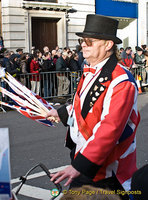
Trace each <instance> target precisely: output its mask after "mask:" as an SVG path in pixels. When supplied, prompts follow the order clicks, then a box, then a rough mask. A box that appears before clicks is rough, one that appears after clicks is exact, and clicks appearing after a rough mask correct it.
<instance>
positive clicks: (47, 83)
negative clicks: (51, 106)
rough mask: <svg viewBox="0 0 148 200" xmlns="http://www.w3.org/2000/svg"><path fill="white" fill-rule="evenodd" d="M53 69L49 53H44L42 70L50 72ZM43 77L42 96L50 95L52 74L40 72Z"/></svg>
mask: <svg viewBox="0 0 148 200" xmlns="http://www.w3.org/2000/svg"><path fill="white" fill-rule="evenodd" d="M51 71H54V64H53V60H52V58H51V53H50V52H46V53H44V63H43V65H42V72H51ZM42 77H43V78H42V79H43V86H44V88H43V90H44V97H48V96H51V91H52V86H53V74H50V75H49V74H48V73H46V74H45V73H44V74H42Z"/></svg>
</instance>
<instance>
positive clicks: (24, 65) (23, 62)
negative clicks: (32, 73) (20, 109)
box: [20, 53, 28, 85]
mask: <svg viewBox="0 0 148 200" xmlns="http://www.w3.org/2000/svg"><path fill="white" fill-rule="evenodd" d="M20 73H21V74H24V76H23V75H21V77H20V81H21V83H22V84H23V85H26V76H25V74H27V73H28V72H27V62H26V54H25V53H23V54H22V55H21V57H20Z"/></svg>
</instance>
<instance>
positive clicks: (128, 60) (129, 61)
mask: <svg viewBox="0 0 148 200" xmlns="http://www.w3.org/2000/svg"><path fill="white" fill-rule="evenodd" d="M121 58H122V65H124V66H125V67H126V68H127V69H128V70H130V69H131V68H132V65H133V57H132V49H131V47H127V48H126V49H125V50H124V51H122V53H121Z"/></svg>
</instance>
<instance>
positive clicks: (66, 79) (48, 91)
mask: <svg viewBox="0 0 148 200" xmlns="http://www.w3.org/2000/svg"><path fill="white" fill-rule="evenodd" d="M81 75H82V71H77V72H70V71H52V72H40V73H39V75H36V74H34V73H27V74H20V75H19V77H18V80H19V81H20V82H21V83H22V84H24V85H25V86H26V87H28V88H29V89H30V90H32V91H33V87H32V79H33V80H34V83H33V84H35V87H34V88H35V90H34V91H33V92H35V93H38V94H39V95H40V96H41V97H43V98H45V99H51V98H54V97H69V98H73V95H74V93H75V91H76V87H77V83H78V81H79V79H80V77H81ZM37 88H38V90H39V92H38V91H37ZM59 90H60V92H59Z"/></svg>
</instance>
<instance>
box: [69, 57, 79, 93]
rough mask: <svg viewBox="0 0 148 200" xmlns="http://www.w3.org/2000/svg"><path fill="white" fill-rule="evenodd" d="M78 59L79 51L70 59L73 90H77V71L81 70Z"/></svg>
mask: <svg viewBox="0 0 148 200" xmlns="http://www.w3.org/2000/svg"><path fill="white" fill-rule="evenodd" d="M78 59H79V56H78V53H73V54H72V56H71V57H70V59H69V65H68V67H69V69H70V71H71V83H72V86H73V87H72V88H73V91H72V92H75V91H76V88H77V78H78V72H77V71H78V70H79V64H78Z"/></svg>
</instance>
